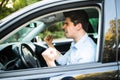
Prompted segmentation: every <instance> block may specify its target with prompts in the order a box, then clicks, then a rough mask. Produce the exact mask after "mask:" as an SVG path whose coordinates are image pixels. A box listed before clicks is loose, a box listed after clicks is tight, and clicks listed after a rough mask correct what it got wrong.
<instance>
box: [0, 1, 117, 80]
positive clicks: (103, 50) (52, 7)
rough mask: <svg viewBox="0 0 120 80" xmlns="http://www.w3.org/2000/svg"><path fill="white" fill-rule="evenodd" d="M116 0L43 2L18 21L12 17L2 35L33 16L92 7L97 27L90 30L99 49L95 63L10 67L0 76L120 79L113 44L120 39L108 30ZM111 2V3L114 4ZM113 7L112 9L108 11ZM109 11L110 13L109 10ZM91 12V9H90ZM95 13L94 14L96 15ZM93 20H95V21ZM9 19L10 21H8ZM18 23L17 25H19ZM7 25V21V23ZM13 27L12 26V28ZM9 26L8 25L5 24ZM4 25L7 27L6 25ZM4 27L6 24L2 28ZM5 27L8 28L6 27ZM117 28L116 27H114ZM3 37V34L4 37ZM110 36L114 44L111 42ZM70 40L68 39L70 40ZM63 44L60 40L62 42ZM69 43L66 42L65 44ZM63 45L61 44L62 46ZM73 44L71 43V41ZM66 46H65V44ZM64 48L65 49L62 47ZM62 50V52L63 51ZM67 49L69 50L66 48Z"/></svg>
mask: <svg viewBox="0 0 120 80" xmlns="http://www.w3.org/2000/svg"><path fill="white" fill-rule="evenodd" d="M115 1H118V2H119V0H111V2H110V1H109V0H96V1H95V0H92V1H90V0H88V1H79V0H70V1H68V0H67V1H58V2H57V1H56V2H54V3H52V4H50V3H49V4H47V3H46V4H44V5H42V6H38V7H36V8H34V9H31V11H29V12H28V13H23V14H24V16H21V15H20V16H21V17H20V16H19V17H20V18H18V19H17V20H16V21H17V22H16V21H12V22H11V23H9V24H10V26H9V27H8V28H7V30H8V31H7V32H5V33H4V32H3V31H1V32H0V35H1V37H3V36H5V35H6V34H8V33H9V32H10V31H12V30H15V29H16V28H17V27H19V26H21V25H22V24H25V23H28V22H29V21H31V20H34V19H35V20H36V18H37V17H40V18H43V17H44V16H46V15H48V14H49V15H52V14H55V13H59V12H63V11H69V10H74V9H86V10H88V12H89V11H90V10H91V9H92V10H95V11H97V13H95V14H97V16H98V18H97V21H96V19H95V21H96V22H97V24H92V23H94V19H92V18H91V21H90V22H91V24H92V26H94V27H93V29H94V34H92V33H93V32H90V33H89V34H90V35H91V34H92V36H93V38H94V39H97V41H96V40H95V41H96V44H97V52H96V57H95V59H96V62H92V63H82V64H75V65H66V66H57V67H40V68H30V69H20V70H11V71H1V72H0V79H7V80H13V79H16V80H17V79H19V80H20V79H22V80H23V79H33V80H65V79H66V80H69V79H73V80H75V79H77V80H109V79H110V80H118V73H119V72H118V69H119V67H118V62H117V57H116V56H117V52H116V50H117V47H114V46H113V45H114V44H115V43H116V42H117V40H116V39H113V38H114V37H113V36H112V37H110V39H109V37H108V35H107V34H114V32H110V33H109V30H111V29H109V28H111V26H110V25H109V24H110V23H109V22H110V21H111V20H112V19H114V18H115V17H116V14H114V13H116V9H114V8H115ZM110 3H111V4H112V6H111V4H110ZM109 9H111V11H112V12H109ZM108 12H109V13H108ZM90 13H91V12H90ZM95 14H93V15H95ZM111 15H112V16H111ZM92 21H93V22H92ZM9 22H10V21H9ZM16 25H17V26H16ZM6 26H7V25H6ZM10 27H12V28H10ZM5 28H6V27H5ZM5 28H4V29H5ZM2 29H3V28H2ZM4 29H3V30H4ZM4 31H5V30H4ZM115 32H116V31H115ZM1 37H0V38H1ZM111 40H113V41H112V46H111ZM68 42H69V41H68ZM59 44H60V43H59ZM59 44H57V43H55V46H56V47H57V48H58V49H61V47H62V46H65V44H64V43H62V44H60V45H59ZM66 45H67V44H66ZM59 46H60V47H59ZM69 46H70V45H69ZM62 48H63V47H62ZM62 51H63V50H62ZM62 51H61V52H62ZM65 52H66V50H65Z"/></svg>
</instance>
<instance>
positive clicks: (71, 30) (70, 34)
mask: <svg viewBox="0 0 120 80" xmlns="http://www.w3.org/2000/svg"><path fill="white" fill-rule="evenodd" d="M62 28H63V29H64V31H65V36H66V37H67V38H74V35H75V34H76V28H75V26H74V23H73V22H72V21H71V19H70V18H69V17H67V18H66V19H65V21H64V25H63V27H62Z"/></svg>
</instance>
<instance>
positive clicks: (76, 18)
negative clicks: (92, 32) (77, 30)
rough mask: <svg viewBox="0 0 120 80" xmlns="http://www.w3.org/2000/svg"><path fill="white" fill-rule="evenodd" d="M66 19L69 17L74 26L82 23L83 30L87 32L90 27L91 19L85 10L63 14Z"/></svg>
mask: <svg viewBox="0 0 120 80" xmlns="http://www.w3.org/2000/svg"><path fill="white" fill-rule="evenodd" d="M63 14H64V16H65V17H69V18H70V19H71V21H72V22H73V23H74V25H77V24H78V23H81V24H82V26H83V29H84V30H85V31H86V32H87V31H88V26H89V17H88V14H87V12H86V11H84V10H74V11H69V12H64V13H63Z"/></svg>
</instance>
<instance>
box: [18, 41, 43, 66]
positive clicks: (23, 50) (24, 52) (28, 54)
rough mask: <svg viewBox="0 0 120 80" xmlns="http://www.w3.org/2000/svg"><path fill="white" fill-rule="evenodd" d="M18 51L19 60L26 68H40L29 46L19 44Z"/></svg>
mask: <svg viewBox="0 0 120 80" xmlns="http://www.w3.org/2000/svg"><path fill="white" fill-rule="evenodd" d="M18 50H19V55H20V58H21V60H22V62H23V63H24V65H25V66H26V67H32V68H36V67H41V66H40V61H39V60H38V59H37V56H36V55H35V51H34V50H33V49H32V48H31V46H30V45H28V44H26V43H21V44H20V45H19V47H18Z"/></svg>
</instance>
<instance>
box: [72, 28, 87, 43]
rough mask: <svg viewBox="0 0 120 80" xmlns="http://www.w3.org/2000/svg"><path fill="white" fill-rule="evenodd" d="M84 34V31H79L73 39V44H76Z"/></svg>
mask: <svg viewBox="0 0 120 80" xmlns="http://www.w3.org/2000/svg"><path fill="white" fill-rule="evenodd" d="M85 34H86V32H85V31H84V30H82V31H80V32H79V33H78V34H77V35H76V37H75V38H74V41H75V43H77V42H78V41H79V40H80V39H81V38H82V37H83V36H84V35H85Z"/></svg>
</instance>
